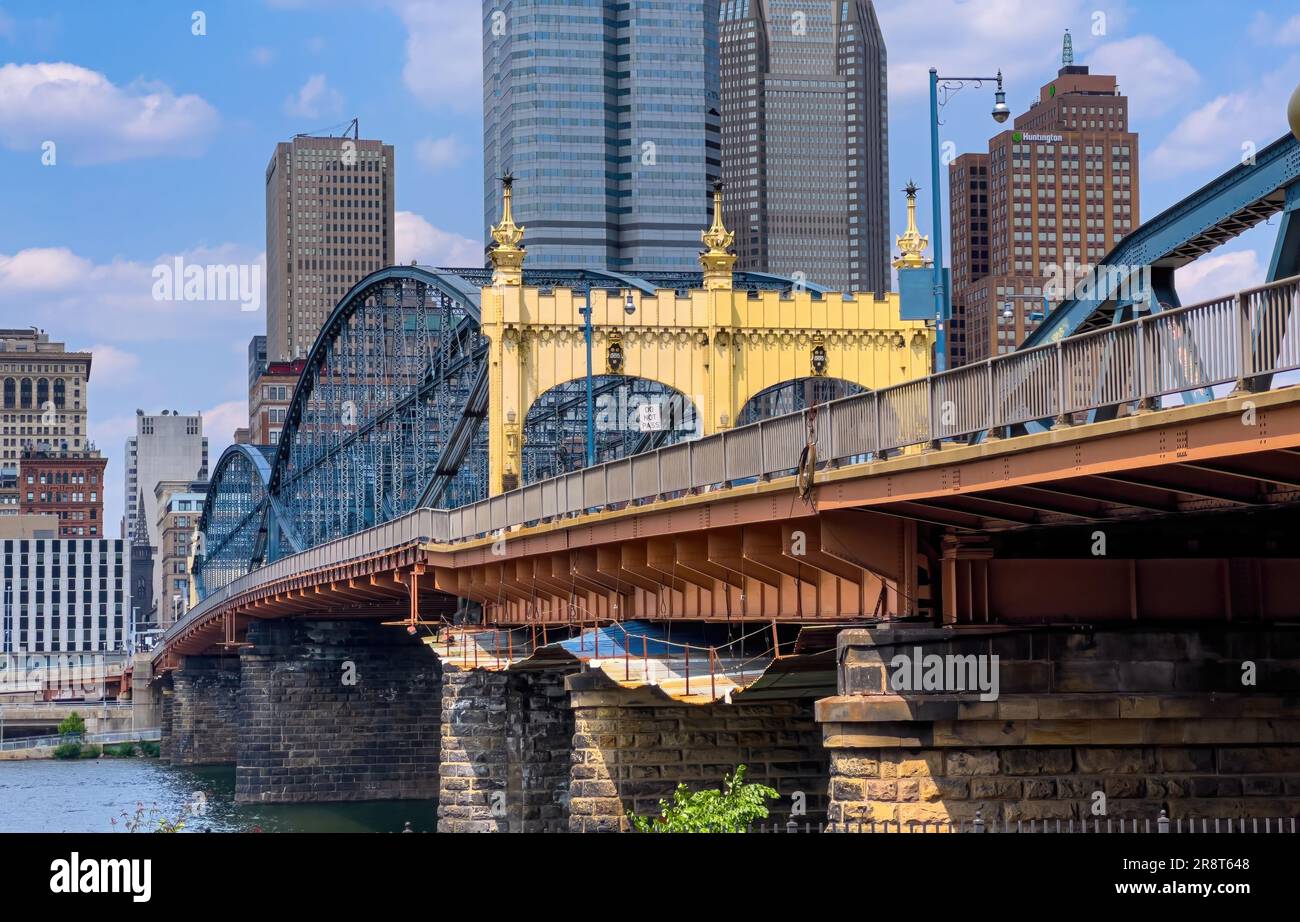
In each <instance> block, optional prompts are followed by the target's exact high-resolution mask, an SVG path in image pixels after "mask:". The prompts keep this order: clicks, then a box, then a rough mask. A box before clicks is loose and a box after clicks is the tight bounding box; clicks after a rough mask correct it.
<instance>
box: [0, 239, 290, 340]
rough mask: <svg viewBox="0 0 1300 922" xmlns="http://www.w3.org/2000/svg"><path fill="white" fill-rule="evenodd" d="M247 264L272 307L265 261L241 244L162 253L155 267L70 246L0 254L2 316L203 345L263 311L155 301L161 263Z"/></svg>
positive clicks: (228, 304)
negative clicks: (96, 256) (92, 255)
mask: <svg viewBox="0 0 1300 922" xmlns="http://www.w3.org/2000/svg"><path fill="white" fill-rule="evenodd" d="M177 257H179V258H180V259H182V260H183V262H184V264H185V265H187V266H188V265H195V264H197V265H201V266H208V265H221V266H228V265H235V266H247V267H249V269H248V271H249V272H250V273H251V272H252V271H254V267H255V271H256V272H257V276H258V280H259V282H260V284H261V286H262V289H263V290H262V291H260V292H259V293H258V301H257V303H259V304H261V305H265V303H266V297H265V280H266V260H265V257H264V255H263V254H262V253H260V252H254V251H252V250H249V249H248V248H244V247H239V246H236V245H234V244H224V245H222V246H219V247H197V248H194V249H191V250H187V251H184V252H182V253H166V254H161V255H159V257H158V258H157V260H155V261H153V262H148V263H145V262H140V261H134V260H124V259H114V260H112V261H111V262H103V263H96V262H92V261H91V260H89V259H86V258H85V257H82V256H79V255H77V254H76V253H74V252H73V251H71V250H69V249H67V248H66V247H51V248H33V249H27V250H20V251H19V252H17V253H15V254H12V255H9V254H5V253H0V316H18V317H23V318H25V319H24V321H23V322H24V324H27V323H31V324H35V325H37V326H40V327H43V328H45V329H48V330H51V331H61V330H62V331H70V330H76V331H78V332H79V333H80V334H83V335H85V336H87V337H94V338H95V339H97V340H99V341H101V342H107V343H110V344H111V343H122V342H157V341H160V340H168V339H175V340H177V341H180V342H186V343H190V342H193V341H201V340H202V338H203V337H204V336H205V335H206V334H209V333H211V332H213V331H216V330H221V329H224V328H226V327H228V326H234V327H237V328H241V329H242V328H244V327H250V328H251V327H254V326H258V325H262V324H264V323H265V314H264V313H262V312H261V311H242V310H241V309H240V307H241V305H240V304H239V303H238V302H236V301H234V300H226V301H183V300H175V301H172V300H155V299H154V297H153V289H154V275H153V273H154V268H155V266H166V267H172V266H173V265H174V260H175V259H176V258H177Z"/></svg>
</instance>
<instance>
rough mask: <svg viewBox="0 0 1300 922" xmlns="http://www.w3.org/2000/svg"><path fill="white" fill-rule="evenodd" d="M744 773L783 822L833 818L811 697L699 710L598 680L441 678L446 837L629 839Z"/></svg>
mask: <svg viewBox="0 0 1300 922" xmlns="http://www.w3.org/2000/svg"><path fill="white" fill-rule="evenodd" d="M740 764H744V765H745V766H746V767H747V771H748V774H747V778H748V780H750V781H760V782H762V783H764V784H768V785H770V786H771V787H773V788H775V789H776V790H777V791H778V793H779V794H780V795H781V797H780V800H779V801H778V802H775V803H774V804H773V805H772V815H773V818H774V819H778V818H786V817H789V816H790V815H791V813H792V812H793V813H795V815H797V816H798V817H799V818H800V820H801V821H802V820H805V819H806V820H808V821H811V822H812V823H814V824H816V823H818V822H820V821H822V820H824V819H825V810H826V791H827V781H828V773H829V759H828V757H827V755H826V754H825V752H824V751H823V750H822V746H821V738H820V734H819V732H818V728H817V725H816V723H815V722H814V719H813V706H812V701H811V699H804V700H772V701H761V702H757V703H744V704H742V703H739V702H738V703H736V704H722V703H718V704H711V705H695V704H683V703H680V702H677V701H674V700H672V699H671V698H669V697H668V696H666V695H664V694H662V693H661V692H659V691H658V690H657V689H655V688H625V687H623V686H621V685H619V684H617V683H616V682H613V681H612V680H610V679H609V678H608V677H607V676H605V674H604V673H602V672H600V671H599V670H588V671H577V670H576V669H572V668H571V669H566V670H558V669H545V670H537V671H512V672H489V671H486V670H467V671H460V670H456V669H453V668H450V667H449V668H447V669H446V672H445V673H444V686H443V698H442V764H441V767H440V768H439V770H438V775H439V784H440V794H439V808H438V830H439V832H540V831H560V830H569V831H573V832H605V831H610V832H617V831H623V832H626V831H629V830H630V829H631V828H632V820H631V817H632V815H633V814H634V813H636V814H640V815H645V816H656V815H658V812H659V809H658V805H659V801H660V799H661V798H665V799H671V798H672V794H673V791H674V790H675V789H676V787H677V785H678V784H679V783H682V782H685V783H686V784H687V786H688V787H690V788H691V789H692V790H698V789H700V788H705V787H712V788H720V787H721V786H722V779H723V777H724V776H725V775H726V774H728V773H730V772H731V771H733V770H734V769H735V767H736V766H737V765H740ZM796 805H797V806H796Z"/></svg>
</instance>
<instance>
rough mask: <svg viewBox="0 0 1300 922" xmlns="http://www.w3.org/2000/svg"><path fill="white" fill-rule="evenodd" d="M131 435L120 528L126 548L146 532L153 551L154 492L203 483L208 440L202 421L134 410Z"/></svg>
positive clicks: (195, 416) (197, 417)
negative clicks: (169, 485) (169, 484)
mask: <svg viewBox="0 0 1300 922" xmlns="http://www.w3.org/2000/svg"><path fill="white" fill-rule="evenodd" d="M135 414H136V415H135V435H133V436H131V437H130V438H129V439H127V440H126V493H125V496H126V528H125V533H124V534H123V536H122V537H123V539H124V540H125V541H127V543H128V544H130V543H131V542H133V541H134V540H135V538H136V530H137V529H146V530H147V532H148V538H149V544H150V545H152V546H153V547H158V546H159V535H158V532H157V524H156V523H157V521H158V506H157V501H156V498H155V496H154V490H155V488H156V487H157V486H158V482H159V481H163V480H169V481H183V482H186V483H188V482H189V481H191V480H207V479H208V440H207V438H206V437H204V435H203V417H202V416H200V415H199V414H197V413H195V414H193V415H190V416H182V415H181V414H180V413H174V412H171V411H168V410H163V412H162V413H159V414H157V415H152V414H146V413H145V412H144V411H143V410H136V411H135Z"/></svg>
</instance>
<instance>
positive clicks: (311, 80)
mask: <svg viewBox="0 0 1300 922" xmlns="http://www.w3.org/2000/svg"><path fill="white" fill-rule="evenodd" d="M342 110H343V94H342V93H340V92H339V91H338V90H336V89H334V88H333V87H332V86H330V85H329V81H328V80H326V79H325V75H324V74H313V75H312V76H310V77H308V78H307V82H306V83H304V84H303V85H302V86H301V87H300V88H299V90H298V92H297V93H296V94H293V93H291V94H290V95H289V98H288V99H286V100H285V101H284V111H285V114H286V115H292V116H294V117H295V118H320V117H322V116H326V115H337V114H338V113H339V112H341V111H342Z"/></svg>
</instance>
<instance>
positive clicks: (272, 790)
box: [235, 619, 442, 803]
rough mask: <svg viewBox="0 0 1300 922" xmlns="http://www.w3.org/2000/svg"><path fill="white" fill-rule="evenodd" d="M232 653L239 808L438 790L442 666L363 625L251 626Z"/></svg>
mask: <svg viewBox="0 0 1300 922" xmlns="http://www.w3.org/2000/svg"><path fill="white" fill-rule="evenodd" d="M248 642H249V644H250V645H251V646H250V647H248V648H246V649H244V650H243V652H242V653H241V654H240V665H241V669H242V685H241V695H242V697H241V699H240V734H239V760H238V765H237V768H236V771H235V800H236V801H237V802H240V803H290V802H311V801H345V800H346V801H352V800H394V799H399V798H421V797H432V796H434V794H435V793H436V791H437V790H438V721H437V715H438V712H439V707H440V705H439V697H440V694H441V685H442V683H441V669H440V667H439V665H438V661H437V658H436V657H435V656H433V654H432V653H430V652H429V649H428V647H426V646H425V645H424V644H423V643H421V642H420V641H419V640H418V639H416V638H413V637H410V636H408V635H407V634H406V633H405V632H402V631H400V630H396V629H394V628H392V627H385V626H383V625H381V624H378V623H376V622H371V621H342V620H322V621H306V620H302V621H299V620H287V619H286V620H281V621H254V622H252V623H251V624H250V625H249V628H248Z"/></svg>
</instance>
